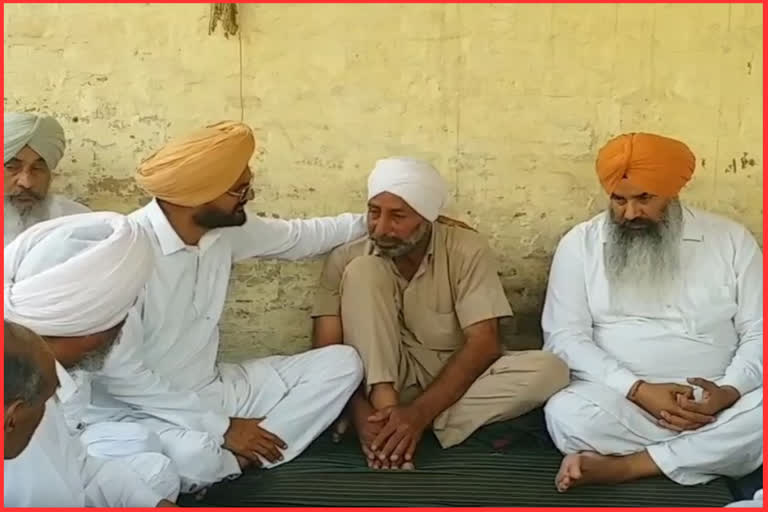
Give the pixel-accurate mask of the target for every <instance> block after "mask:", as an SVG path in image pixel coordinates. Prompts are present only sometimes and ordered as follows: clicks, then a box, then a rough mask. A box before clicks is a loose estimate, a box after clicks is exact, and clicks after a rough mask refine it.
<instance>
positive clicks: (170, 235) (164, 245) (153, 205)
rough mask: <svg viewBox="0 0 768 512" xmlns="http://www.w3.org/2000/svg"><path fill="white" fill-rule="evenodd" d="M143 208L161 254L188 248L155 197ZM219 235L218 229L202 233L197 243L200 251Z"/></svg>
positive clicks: (205, 248) (204, 249) (209, 245)
mask: <svg viewBox="0 0 768 512" xmlns="http://www.w3.org/2000/svg"><path fill="white" fill-rule="evenodd" d="M144 208H145V211H146V213H147V218H148V219H149V223H150V224H151V225H152V230H153V231H154V232H155V235H156V236H157V240H158V242H159V243H160V250H161V251H162V253H163V256H169V255H171V254H174V253H176V252H179V251H182V250H184V249H188V248H189V247H188V246H187V245H186V244H185V243H184V240H182V239H181V237H179V235H178V234H177V233H176V230H175V229H173V226H171V223H170V222H168V217H166V216H165V212H164V211H163V210H162V208H160V205H159V204H157V200H156V199H152V201H151V202H150V203H149V204H148V205H147V206H145V207H144ZM220 236H221V232H220V230H218V229H215V230H213V231H209V232H208V233H206V234H205V235H203V237H202V238H201V239H200V242H199V243H198V248H199V249H200V252H205V251H206V250H207V249H209V248H210V247H211V246H212V245H213V244H214V242H216V240H218V239H219V237H220Z"/></svg>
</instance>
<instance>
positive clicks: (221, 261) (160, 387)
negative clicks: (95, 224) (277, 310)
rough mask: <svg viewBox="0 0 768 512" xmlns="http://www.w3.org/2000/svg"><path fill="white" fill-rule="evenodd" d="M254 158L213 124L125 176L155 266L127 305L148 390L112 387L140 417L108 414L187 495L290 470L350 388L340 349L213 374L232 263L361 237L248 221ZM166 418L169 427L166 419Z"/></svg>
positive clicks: (351, 372) (306, 252)
mask: <svg viewBox="0 0 768 512" xmlns="http://www.w3.org/2000/svg"><path fill="white" fill-rule="evenodd" d="M254 147H255V142H254V137H253V133H252V132H251V129H250V128H249V127H248V126H246V125H245V124H243V123H239V122H231V121H228V122H222V123H217V124H214V125H212V126H209V127H207V128H205V129H203V130H199V131H196V132H194V133H192V134H190V135H188V136H185V137H180V138H178V139H175V140H172V141H170V142H168V143H167V144H166V145H165V146H164V147H163V148H161V149H160V150H158V151H156V152H155V153H154V154H152V155H151V156H149V157H148V158H147V159H146V160H144V161H143V162H142V163H141V165H140V166H139V169H138V173H137V181H138V183H139V184H140V185H141V186H142V187H143V188H144V190H146V191H147V192H148V193H149V194H151V195H152V196H154V199H153V200H152V201H151V202H150V203H149V204H148V205H147V206H145V207H144V208H142V209H140V210H138V211H136V212H134V213H133V214H132V217H133V218H134V219H136V220H137V221H138V222H139V224H140V225H141V226H142V227H143V229H144V230H146V231H147V232H148V233H149V235H150V239H151V240H152V242H153V244H154V252H155V255H156V258H155V269H154V273H153V276H152V277H151V278H150V281H149V283H148V284H147V286H146V287H145V289H144V294H143V296H142V297H141V298H140V300H139V303H138V306H137V308H138V310H139V315H140V317H141V329H142V334H143V342H144V344H143V347H142V353H141V356H142V359H143V362H144V364H145V366H146V371H149V372H151V373H153V374H154V375H155V377H156V386H154V387H153V388H152V389H135V387H131V386H130V383H129V382H126V380H127V379H125V378H122V379H121V378H118V376H114V379H112V381H113V382H115V384H114V385H113V386H112V389H108V390H107V391H109V392H110V394H111V395H112V396H115V397H117V398H118V399H120V397H121V396H122V395H126V396H127V395H130V396H132V397H134V398H133V399H132V403H134V404H136V403H137V402H141V401H142V397H144V398H143V399H144V400H145V404H146V406H145V407H144V408H142V407H141V405H139V406H138V407H137V409H139V410H124V411H123V410H120V411H115V414H116V415H122V417H128V418H132V421H138V422H139V423H142V424H143V425H144V426H147V427H149V428H150V429H152V430H154V431H155V432H156V433H157V434H158V436H159V437H160V439H161V441H162V443H163V451H164V453H166V454H167V455H168V456H169V457H171V458H172V459H173V460H174V462H176V465H177V467H178V468H180V469H179V473H180V476H181V485H182V492H187V493H189V492H197V491H199V490H201V489H203V488H205V487H207V486H209V485H211V484H213V483H215V482H217V481H219V480H222V479H224V478H228V477H232V476H236V475H238V474H240V472H241V470H242V469H243V468H245V467H246V466H249V465H253V466H262V467H272V466H275V465H277V464H282V463H284V462H287V461H289V460H291V459H293V458H294V457H296V456H297V455H299V454H300V453H301V452H302V451H303V450H304V449H305V448H306V447H307V446H308V445H309V443H311V442H312V441H313V440H314V439H315V438H316V437H317V436H318V435H319V434H320V433H322V432H323V431H324V430H325V429H326V428H328V427H329V426H330V425H331V424H332V422H333V421H334V420H335V419H336V417H337V416H338V415H339V413H341V411H342V409H343V408H344V406H345V404H346V403H347V401H348V399H349V397H350V396H351V395H352V393H353V392H354V391H355V390H356V389H357V387H358V385H359V384H360V381H361V379H362V365H361V363H360V359H359V357H358V356H357V353H356V352H355V350H354V349H353V348H352V347H346V346H335V347H327V348H323V349H318V350H312V351H310V352H307V353H304V354H299V355H295V356H277V357H269V358H265V359H252V360H247V361H243V362H240V363H237V364H225V363H217V361H216V355H217V352H218V348H219V328H218V323H219V318H220V316H221V312H222V311H223V310H224V306H225V300H226V297H227V287H228V283H229V279H230V274H231V268H232V264H233V263H236V262H239V261H242V260H245V259H249V258H269V259H275V258H277V259H284V260H300V259H305V258H310V257H313V256H318V255H321V254H324V253H327V252H329V251H330V250H331V249H333V248H334V247H336V246H338V245H341V244H343V243H346V242H349V241H351V240H355V239H357V238H359V237H361V236H362V235H363V234H365V233H366V223H365V218H364V216H363V215H352V214H348V213H347V214H342V215H339V216H336V217H324V218H315V219H309V220H283V219H273V218H268V219H267V218H261V217H255V216H254V217H251V218H248V216H247V215H246V211H245V206H246V204H247V203H248V202H249V201H250V200H251V199H253V197H254V193H253V190H252V188H251V170H250V168H249V165H248V163H249V160H250V158H251V156H252V154H253V151H254ZM251 284H253V283H251ZM255 321H258V320H255ZM111 368H117V369H119V368H120V365H119V364H117V363H116V364H113V365H111ZM114 371H117V370H114ZM122 371H123V373H126V372H125V370H122ZM137 396H138V397H139V398H136V397H137ZM173 407H175V409H176V414H175V415H169V414H167V411H168V410H169V409H172V408H173ZM158 410H163V411H164V413H163V415H162V417H160V416H159V415H158V414H155V413H154V411H158Z"/></svg>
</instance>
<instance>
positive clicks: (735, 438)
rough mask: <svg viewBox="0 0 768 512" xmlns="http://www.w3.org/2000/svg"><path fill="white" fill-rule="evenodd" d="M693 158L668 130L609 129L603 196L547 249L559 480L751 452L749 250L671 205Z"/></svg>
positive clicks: (753, 384) (754, 440) (617, 477)
mask: <svg viewBox="0 0 768 512" xmlns="http://www.w3.org/2000/svg"><path fill="white" fill-rule="evenodd" d="M694 166H695V157H694V155H693V154H692V153H691V151H690V150H689V149H688V147H687V146H685V145H684V144H683V143H681V142H679V141H676V140H673V139H669V138H666V137H661V136H657V135H651V134H642V133H638V134H628V135H623V136H620V137H618V138H616V139H614V140H612V141H610V142H609V143H608V144H607V145H606V146H605V147H604V148H603V149H602V150H601V151H600V153H599V156H598V159H597V171H598V175H599V177H600V181H601V182H602V185H603V187H604V188H605V189H606V191H607V192H608V194H609V195H610V201H611V205H610V208H609V209H608V211H607V212H605V213H602V214H600V215H598V216H597V217H595V218H593V219H592V220H589V221H587V222H585V223H582V224H580V225H578V226H576V227H575V228H574V229H572V230H571V231H570V232H569V233H568V234H567V235H565V237H564V238H563V240H562V241H561V242H560V245H559V247H558V249H557V252H556V254H555V258H554V261H553V264H552V271H551V275H550V281H549V289H548V291H547V299H546V306H545V309H544V316H543V328H544V337H545V349H548V350H551V351H552V352H554V353H555V354H557V355H559V356H560V357H561V358H563V359H564V360H565V361H566V362H567V363H568V365H569V366H570V368H571V371H572V376H573V382H572V384H571V385H570V386H569V387H568V388H566V389H565V390H563V391H561V392H560V393H559V394H557V395H555V396H554V397H553V398H552V399H551V400H550V402H549V403H548V405H547V406H546V409H545V412H546V418H547V425H548V427H549V431H550V433H551V435H552V438H553V440H554V442H555V444H556V445H557V446H558V448H559V449H560V450H561V451H562V452H563V453H565V454H567V455H566V457H565V458H564V460H563V463H562V466H561V468H560V472H559V473H558V475H557V479H556V485H557V488H558V489H559V490H560V491H565V490H567V489H569V488H571V487H573V486H576V485H584V484H588V483H609V482H622V481H628V480H633V479H637V478H642V477H647V476H653V475H660V474H663V475H666V476H667V477H668V478H670V479H671V480H673V481H675V482H677V483H679V484H682V485H695V484H701V483H705V482H707V481H709V480H712V479H714V478H716V477H717V476H729V477H740V476H743V475H746V474H748V473H750V472H751V471H753V470H755V469H756V468H758V467H759V466H760V465H761V464H762V453H763V449H762V416H763V412H762V403H763V399H762V394H763V388H762V380H763V366H762V359H763V291H762V283H763V267H762V253H761V251H760V248H759V247H758V245H757V243H756V242H755V239H754V237H753V236H752V235H751V234H750V233H749V232H748V231H747V230H746V229H745V228H744V227H743V226H741V225H740V224H738V223H736V222H734V221H731V220H729V219H726V218H724V217H721V216H718V215H714V214H711V213H707V212H705V211H702V210H699V209H695V208H690V207H687V206H684V205H681V203H680V201H679V200H678V198H677V197H678V193H679V191H680V190H681V189H682V188H683V186H684V185H685V183H686V182H687V181H688V180H689V179H690V177H691V176H692V174H693V170H694Z"/></svg>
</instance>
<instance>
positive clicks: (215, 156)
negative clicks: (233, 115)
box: [136, 121, 256, 207]
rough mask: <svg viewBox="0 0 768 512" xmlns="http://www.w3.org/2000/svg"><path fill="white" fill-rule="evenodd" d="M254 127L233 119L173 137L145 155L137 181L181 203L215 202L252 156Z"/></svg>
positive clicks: (243, 169) (241, 171)
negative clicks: (150, 153)
mask: <svg viewBox="0 0 768 512" xmlns="http://www.w3.org/2000/svg"><path fill="white" fill-rule="evenodd" d="M255 145H256V143H255V140H254V138H253V132H252V131H251V129H250V128H249V127H248V126H247V125H245V124H243V123H238V122H234V121H224V122H221V123H217V124H214V125H211V126H209V127H207V128H204V129H202V130H198V131H197V132H195V133H192V134H190V135H187V136H185V137H181V138H178V139H174V140H172V141H170V142H169V143H168V144H166V145H165V146H164V147H162V148H161V149H159V150H158V151H156V152H155V153H153V154H152V155H150V156H149V157H148V158H146V159H145V160H144V161H143V162H142V163H141V164H140V165H139V169H138V171H137V175H136V181H137V182H138V183H139V186H140V187H141V188H143V189H144V190H145V191H146V192H147V193H148V194H150V195H152V196H154V197H156V198H158V199H162V200H164V201H167V202H169V203H171V204H175V205H179V206H189V207H194V206H200V205H202V204H205V203H208V202H210V201H213V200H214V199H216V198H217V197H219V196H220V195H222V194H224V193H225V192H226V191H227V190H228V189H229V188H230V187H232V185H234V184H235V182H236V181H237V179H238V178H239V177H240V175H241V174H242V173H243V172H244V171H245V169H246V167H247V166H248V161H249V160H250V159H251V155H253V150H254V148H255Z"/></svg>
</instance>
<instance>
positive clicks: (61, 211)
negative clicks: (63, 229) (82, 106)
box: [3, 112, 89, 247]
mask: <svg viewBox="0 0 768 512" xmlns="http://www.w3.org/2000/svg"><path fill="white" fill-rule="evenodd" d="M65 147H66V140H65V138H64V130H63V129H62V128H61V125H60V124H59V122H58V121H57V120H56V119H54V118H53V117H50V116H45V115H36V114H31V113H27V112H6V113H5V116H4V132H3V164H4V167H5V172H4V181H3V193H4V197H3V207H4V212H5V214H4V219H3V246H4V247H5V246H6V245H8V244H9V243H11V241H12V240H13V239H14V238H16V236H18V235H19V233H21V232H22V231H24V230H25V229H27V228H28V227H30V226H31V225H33V224H37V223H38V222H41V221H44V220H48V219H52V218H55V217H63V216H64V215H72V214H75V213H85V212H88V211H89V210H88V208H86V207H85V206H83V205H81V204H79V203H76V202H74V201H72V200H70V199H67V198H65V197H63V196H60V195H56V194H50V195H49V194H48V188H49V187H50V184H51V173H52V172H53V171H54V169H56V166H57V165H58V164H59V161H60V160H61V157H62V156H63V155H64V148H65Z"/></svg>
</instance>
